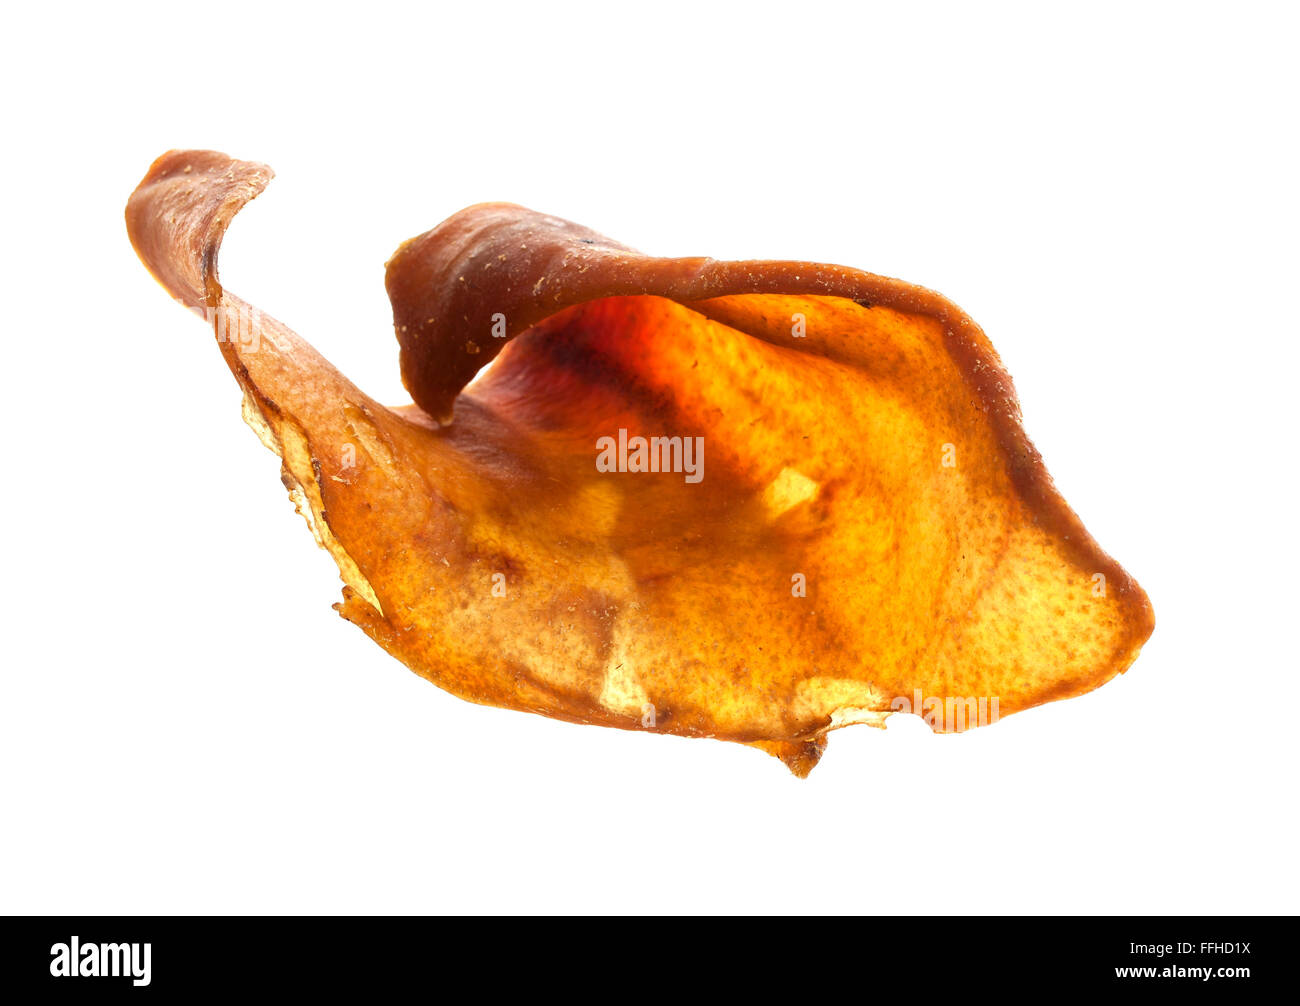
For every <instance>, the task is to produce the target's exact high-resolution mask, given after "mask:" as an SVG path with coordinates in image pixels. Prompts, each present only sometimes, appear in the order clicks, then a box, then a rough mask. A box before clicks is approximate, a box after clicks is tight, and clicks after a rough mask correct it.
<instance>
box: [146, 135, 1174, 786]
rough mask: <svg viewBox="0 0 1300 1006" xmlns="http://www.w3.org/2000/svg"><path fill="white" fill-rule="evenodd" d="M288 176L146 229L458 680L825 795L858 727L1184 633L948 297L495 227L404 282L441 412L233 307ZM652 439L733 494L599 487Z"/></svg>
mask: <svg viewBox="0 0 1300 1006" xmlns="http://www.w3.org/2000/svg"><path fill="white" fill-rule="evenodd" d="M270 177H271V171H270V170H269V169H268V168H266V167H264V166H262V165H258V164H250V163H246V162H241V161H234V160H231V159H230V158H228V157H226V156H225V155H222V154H217V153H213V152H206V151H174V152H172V153H169V154H166V155H164V156H163V157H162V158H160V159H159V160H158V161H157V162H156V163H155V164H154V165H153V167H152V168H151V169H150V171H149V173H148V175H147V176H146V178H145V179H144V181H143V182H142V183H141V184H140V186H139V188H138V189H137V190H136V192H135V193H134V194H133V195H132V197H131V200H130V202H129V204H128V207H127V225H128V230H129V232H130V236H131V240H132V242H133V244H134V245H135V248H136V250H137V252H138V253H139V255H140V257H141V259H142V260H143V261H144V262H145V264H146V265H147V266H148V267H149V269H150V270H151V271H152V272H153V274H154V275H155V276H156V277H157V278H158V279H159V281H160V282H161V283H162V284H163V285H164V286H165V287H166V288H167V289H168V290H169V291H170V292H171V293H172V294H173V296H175V297H177V298H179V299H181V300H183V301H184V302H185V303H186V304H187V305H189V306H190V307H192V308H195V309H196V310H199V311H202V312H204V313H205V315H206V316H207V317H208V318H209V319H210V320H212V321H213V323H214V325H215V326H216V329H217V333H218V341H219V346H220V349H221V352H222V354H223V355H224V357H225V359H226V362H227V364H228V365H229V367H230V369H231V371H232V372H233V373H234V375H235V377H236V378H237V380H238V381H239V383H240V385H241V386H242V388H243V389H244V392H245V398H246V401H245V418H246V419H247V420H248V421H249V422H250V424H251V425H253V427H254V428H255V429H256V430H258V432H259V435H260V436H261V437H262V439H263V441H264V442H265V443H266V444H267V445H268V446H269V447H271V448H272V449H273V450H275V451H276V452H277V453H278V454H279V455H280V456H281V458H282V460H283V479H284V482H285V484H286V485H287V486H288V487H289V489H290V491H291V494H292V496H293V498H294V499H295V501H296V502H297V504H298V507H299V509H300V511H301V512H303V514H304V516H305V517H306V518H307V520H308V522H309V524H310V525H311V526H312V529H313V531H314V533H315V534H316V536H317V539H318V540H319V541H320V543H321V544H322V546H323V547H325V548H326V549H328V550H329V552H330V554H331V555H332V556H333V558H334V559H335V561H336V562H337V563H338V566H339V569H340V573H341V575H342V577H343V579H344V581H345V583H346V586H345V588H344V591H343V593H344V600H343V603H342V604H341V605H338V606H337V607H338V608H339V610H340V611H341V613H342V614H343V616H344V617H345V618H347V619H349V620H350V621H352V622H354V623H356V624H357V625H358V626H360V627H361V628H362V629H363V630H364V631H365V632H366V633H367V634H369V635H370V636H371V637H372V638H373V639H374V640H375V641H376V642H378V643H379V644H380V645H381V646H383V647H384V648H385V649H386V650H388V651H389V652H390V653H392V654H393V655H394V656H396V657H397V658H398V659H400V660H401V661H403V662H404V663H406V664H407V665H408V666H409V667H411V668H412V669H414V670H415V671H416V672H417V673H419V674H421V675H423V676H424V677H426V678H428V679H429V680H431V681H433V682H434V683H436V684H438V685H439V686H441V687H442V688H445V689H447V690H448V691H450V692H452V693H454V694H456V695H459V696H461V697H462V698H466V699H469V700H471V701H473V702H480V703H487V704H491V705H496V706H504V707H507V708H510V709H518V710H526V711H529V712H536V713H542V714H544V715H547V716H553V717H558V718H560V719H566V720H572V721H575V722H579V723H592V724H601V725H605V726H615V727H623V728H628V729H635V730H653V731H658V732H664V733H671V734H679V735H685V736H692V737H713V738H718V739H723V740H731V741H737V742H742V743H747V744H753V745H754V746H756V747H759V748H760V749H762V750H765V751H767V752H769V753H771V754H774V755H777V756H778V757H780V758H782V759H783V760H784V761H785V762H786V764H787V765H789V766H790V768H791V769H792V771H794V772H795V773H796V774H798V775H806V774H807V773H808V771H809V770H811V768H812V767H813V766H814V765H815V764H816V762H817V760H818V759H819V758H820V757H821V754H822V751H823V750H824V749H825V742H826V734H827V732H828V731H829V730H831V729H834V728H838V727H841V726H845V725H848V724H851V723H869V724H874V725H882V724H883V722H884V719H885V717H886V716H887V715H889V714H890V713H891V712H892V711H895V710H899V709H905V710H908V709H909V707H908V706H906V705H902V704H900V700H906V702H907V703H911V704H915V700H917V699H922V697H923V699H922V701H925V700H932V699H935V698H937V699H938V700H939V701H940V702H941V703H943V702H947V703H948V706H949V708H950V709H951V708H952V704H953V702H954V700H956V701H957V705H958V708H959V709H960V708H961V702H962V701H963V700H967V699H969V700H972V703H973V702H974V700H976V699H985V700H996V702H995V704H994V705H993V708H994V709H995V710H996V712H995V713H994V718H996V716H997V715H1003V716H1005V715H1007V714H1008V713H1011V712H1016V711H1018V710H1021V709H1025V708H1028V707H1030V706H1033V705H1037V704H1039V703H1042V702H1047V701H1050V700H1053V699H1060V698H1066V697H1069V696H1072V695H1078V694H1080V693H1082V692H1086V691H1088V690H1090V689H1093V688H1096V687H1098V686H1099V685H1101V684H1103V683H1105V682H1106V681H1108V680H1109V679H1110V678H1111V677H1113V676H1114V675H1116V674H1118V673H1120V672H1122V671H1123V670H1125V669H1126V668H1127V667H1128V666H1129V664H1130V663H1131V662H1132V661H1133V659H1134V658H1135V657H1136V656H1137V653H1138V650H1139V649H1140V647H1141V645H1142V643H1143V642H1144V641H1145V640H1146V638H1147V637H1148V636H1149V634H1150V632H1151V629H1152V626H1153V618H1152V614H1151V608H1150V605H1149V603H1148V601H1147V599H1146V596H1145V594H1144V593H1143V592H1142V590H1141V588H1139V587H1138V585H1137V584H1136V583H1135V582H1134V581H1133V580H1132V578H1130V577H1129V576H1128V574H1127V573H1125V572H1124V570H1123V569H1121V568H1120V566H1119V565H1118V564H1117V563H1115V562H1114V560H1112V559H1111V558H1109V557H1108V556H1107V555H1106V554H1105V553H1103V552H1102V551H1101V550H1100V548H1099V547H1098V546H1097V544H1096V543H1095V542H1094V541H1093V540H1092V538H1091V537H1090V536H1089V535H1088V533H1087V532H1086V531H1085V530H1084V528H1083V526H1082V525H1081V524H1080V523H1079V520H1078V518H1077V517H1075V515H1074V514H1073V512H1072V511H1071V510H1070V509H1069V508H1068V506H1067V505H1066V504H1065V502H1064V500H1062V499H1061V497H1060V496H1059V494H1058V493H1057V492H1056V491H1055V489H1054V487H1053V485H1052V483H1051V480H1050V478H1049V477H1048V475H1047V474H1046V472H1045V470H1044V468H1043V466H1042V463H1041V461H1040V458H1039V456H1038V454H1037V452H1036V451H1035V450H1034V448H1033V446H1032V445H1031V444H1030V443H1029V441H1028V439H1027V438H1026V437H1025V434H1024V432H1023V430H1022V428H1021V425H1020V417H1019V408H1018V405H1017V401H1016V396H1015V392H1014V390H1013V388H1012V385H1011V380H1010V378H1009V377H1008V376H1007V374H1006V372H1005V371H1004V370H1003V369H1002V366H1001V363H1000V362H999V360H998V358H997V355H996V353H995V352H994V351H993V348H992V346H991V345H990V343H989V341H988V339H987V338H986V337H985V335H984V334H983V332H982V331H980V329H979V328H978V327H977V326H976V325H975V324H974V322H972V321H971V320H970V319H969V318H967V317H966V316H965V315H964V314H963V313H962V312H961V311H960V310H958V309H957V308H956V307H954V306H953V305H952V304H950V303H948V302H947V301H946V300H944V299H943V298H942V297H940V296H938V295H937V294H934V293H932V292H930V291H927V290H924V289H921V288H918V287H914V286H911V285H909V284H906V283H902V282H899V281H897V280H891V279H885V278H882V277H879V276H873V275H871V274H868V273H863V272H859V271H857V270H853V269H847V268H841V267H835V266H825V265H813V264H809V263H803V262H718V261H714V260H711V259H702V258H686V259H661V258H651V257H647V256H643V255H640V254H639V253H637V252H634V251H632V250H631V249H629V248H626V247H624V246H622V245H619V244H617V243H615V242H612V241H610V240H608V239H607V238H604V237H602V236H600V235H598V234H595V233H593V232H591V231H588V230H586V229H585V228H581V227H578V226H576V225H574V224H570V223H567V222H565V221H562V220H557V219H555V218H553V217H548V216H544V215H542V214H537V213H534V212H531V211H529V210H526V209H523V208H521V207H517V206H510V205H506V204H484V205H480V206H473V207H470V208H469V209H466V210H463V211H462V212H460V213H458V214H456V215H455V216H453V217H451V218H450V219H449V220H447V221H445V222H444V223H442V224H440V225H439V226H438V227H436V228H434V229H433V230H432V231H429V232H428V233H426V234H423V235H421V236H420V237H418V238H415V239H413V240H411V241H408V242H407V243H405V244H404V245H403V246H402V247H401V248H399V250H398V251H397V253H396V254H395V255H394V257H393V259H392V260H391V261H390V262H389V263H388V268H387V287H388V291H389V295H390V298H391V300H392V302H393V315H394V321H395V325H396V329H397V336H398V340H399V343H400V346H401V365H402V375H403V379H404V381H405V383H406V386H407V388H408V389H409V390H410V393H411V395H412V398H413V399H414V401H415V403H416V404H415V405H414V406H404V407H399V408H386V407H384V406H382V405H380V404H379V403H377V402H375V401H373V400H372V399H370V398H369V397H367V396H366V395H365V394H363V393H362V392H361V391H359V390H358V389H357V388H356V387H354V386H353V385H352V384H351V383H350V382H349V381H348V380H347V379H346V378H344V377H343V376H342V375H341V374H339V373H338V372H337V371H336V370H335V369H334V368H333V367H332V366H330V364H329V363H328V362H327V361H326V360H324V359H323V358H322V357H321V356H320V355H319V354H317V353H316V352H315V350H313V349H312V348H311V347H310V346H309V345H308V344H307V343H306V342H304V341H303V340H302V339H300V338H299V337H298V336H297V335H295V334H294V333H293V332H291V331H290V330H289V329H288V328H287V327H285V326H284V325H282V324H281V323H279V322H278V321H275V320H274V319H272V318H271V317H269V316H266V315H262V314H260V313H258V312H256V311H255V310H254V309H252V308H251V307H250V306H249V305H247V304H245V303H244V302H242V301H240V300H239V299H238V298H236V297H235V296H234V295H233V294H231V293H229V292H228V291H226V290H224V289H223V288H222V287H221V285H220V283H219V281H218V278H217V271H216V261H217V251H218V248H219V246H220V243H221V237H222V234H223V233H224V231H225V228H226V226H227V225H228V224H229V222H230V220H231V218H232V217H233V215H234V214H235V213H236V212H237V211H238V210H239V208H240V207H241V206H243V205H244V204H245V203H246V202H247V201H248V200H249V199H251V198H253V197H254V196H256V195H257V194H258V193H259V192H260V191H261V190H262V189H263V188H264V187H265V186H266V184H267V182H268V181H269V179H270ZM494 358H495V363H494V365H493V366H492V367H491V368H490V369H489V370H487V371H486V372H485V373H483V374H482V375H481V376H480V377H479V378H478V379H477V380H476V381H474V383H473V384H472V385H470V386H469V387H466V385H467V384H469V382H470V381H471V380H472V379H474V378H475V375H477V374H479V372H480V370H481V369H482V368H483V367H484V365H485V364H486V363H487V362H488V361H490V360H493V359H494ZM620 430H626V431H627V434H626V435H627V436H628V437H629V438H633V437H636V436H638V435H640V436H646V437H654V436H675V437H684V438H686V437H691V438H693V437H700V438H702V443H703V467H702V476H703V477H702V479H701V480H700V481H698V482H692V481H689V480H688V479H687V478H686V477H685V475H684V474H683V473H682V472H680V471H678V472H668V471H665V472H636V471H628V472H605V471H599V470H598V468H597V463H596V460H597V455H598V451H599V443H600V442H601V438H603V437H614V438H617V437H618V436H619V431H620ZM634 443H635V442H634ZM969 709H970V710H971V711H972V721H973V720H974V715H973V711H974V709H975V706H974V705H973V704H972V705H971V706H969ZM910 711H915V712H918V713H920V712H922V708H920V707H919V706H918V707H917V708H915V709H910ZM927 722H930V723H931V726H932V727H934V728H935V729H936V730H941V731H943V730H954V729H957V730H960V729H962V728H963V727H964V726H966V725H970V724H968V723H963V722H962V721H961V720H960V718H958V719H957V720H953V718H952V717H951V716H947V717H945V716H943V715H938V716H932V717H927Z"/></svg>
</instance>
